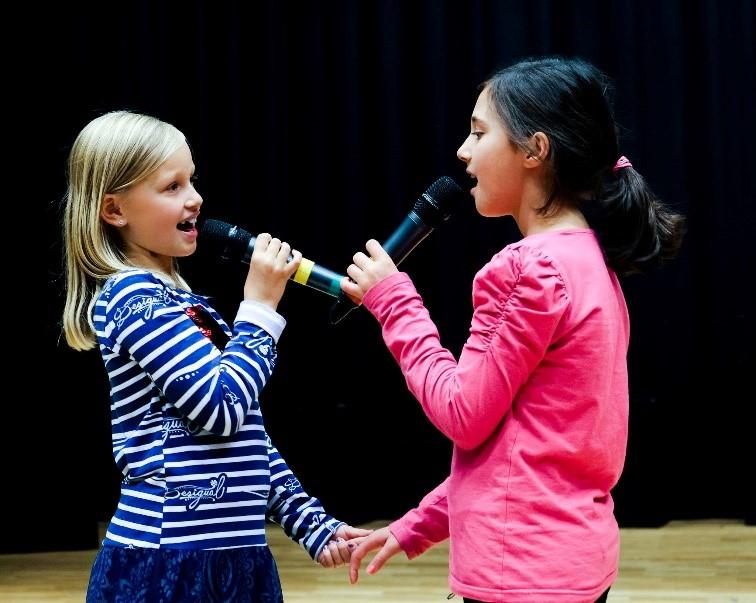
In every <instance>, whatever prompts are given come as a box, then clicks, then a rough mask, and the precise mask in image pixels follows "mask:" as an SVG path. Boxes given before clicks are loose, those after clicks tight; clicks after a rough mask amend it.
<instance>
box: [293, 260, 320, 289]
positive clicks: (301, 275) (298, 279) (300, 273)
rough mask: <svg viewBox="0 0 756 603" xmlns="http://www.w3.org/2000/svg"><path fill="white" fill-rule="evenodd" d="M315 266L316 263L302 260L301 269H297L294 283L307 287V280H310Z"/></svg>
mask: <svg viewBox="0 0 756 603" xmlns="http://www.w3.org/2000/svg"><path fill="white" fill-rule="evenodd" d="M313 266H315V262H313V261H312V260H308V259H307V258H302V261H301V262H300V263H299V268H297V271H296V272H295V273H294V276H293V277H292V279H293V280H294V282H295V283H299V284H300V285H306V284H307V280H308V279H309V278H310V273H311V272H312V268H313Z"/></svg>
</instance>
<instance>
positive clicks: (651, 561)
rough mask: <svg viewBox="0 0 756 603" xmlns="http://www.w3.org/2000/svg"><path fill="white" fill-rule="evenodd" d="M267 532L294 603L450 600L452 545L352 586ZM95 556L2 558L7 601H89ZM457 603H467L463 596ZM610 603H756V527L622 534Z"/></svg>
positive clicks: (683, 526)
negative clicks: (86, 596)
mask: <svg viewBox="0 0 756 603" xmlns="http://www.w3.org/2000/svg"><path fill="white" fill-rule="evenodd" d="M384 523H385V522H376V523H374V524H370V525H369V526H367V527H377V526H380V525H384ZM268 533H269V539H270V546H271V549H272V550H273V554H274V556H275V558H276V561H277V563H278V568H279V571H280V573H281V580H282V583H283V591H284V597H285V599H286V602H287V603H346V602H350V603H351V602H354V603H367V602H379V601H380V602H381V603H386V602H388V603H393V602H397V603H400V602H412V603H425V602H436V603H443V602H445V601H446V600H447V595H448V594H449V589H448V586H447V584H446V572H447V558H446V557H447V553H448V548H447V547H446V546H438V547H435V548H433V549H431V550H430V551H428V552H427V553H426V554H424V555H422V556H421V557H418V558H417V559H415V560H414V561H411V562H410V561H407V559H406V558H404V557H402V556H397V557H394V559H392V560H391V562H390V564H389V565H387V566H386V567H385V568H384V569H383V570H382V571H381V572H379V573H378V574H377V575H375V576H368V575H366V574H364V572H363V574H361V578H360V582H359V584H357V585H356V586H350V584H349V582H348V580H347V573H346V571H345V569H344V568H343V567H342V568H338V569H334V570H325V569H323V568H321V567H320V566H319V565H315V564H313V563H312V562H310V561H309V558H308V557H307V556H306V555H305V553H304V551H302V550H301V549H300V548H299V547H298V546H297V545H295V544H294V543H293V542H291V541H290V540H288V539H287V538H286V537H285V536H284V534H283V532H282V530H281V529H280V528H278V527H277V526H270V527H269V529H268ZM95 552H96V551H75V552H64V553H33V554H25V555H0V601H2V602H9V603H10V602H17V601H18V602H34V603H40V602H53V601H55V602H61V603H62V602H74V601H75V602H80V601H83V600H84V592H85V589H86V583H87V579H88V576H89V569H90V567H91V563H92V560H93V558H94V555H95ZM365 565H366V564H364V563H363V567H364V566H365ZM454 600H456V601H459V603H461V601H462V599H461V597H457V598H456V599H453V601H454ZM609 601H610V603H626V602H632V603H703V602H710V603H756V527H747V526H744V525H743V524H742V523H738V522H730V521H696V522H689V521H688V522H671V523H669V524H667V525H666V526H664V527H662V528H650V529H624V530H622V559H621V564H620V575H619V578H618V580H617V582H616V583H615V585H614V586H613V587H612V590H611V592H610V593H609ZM544 603H547V602H544Z"/></svg>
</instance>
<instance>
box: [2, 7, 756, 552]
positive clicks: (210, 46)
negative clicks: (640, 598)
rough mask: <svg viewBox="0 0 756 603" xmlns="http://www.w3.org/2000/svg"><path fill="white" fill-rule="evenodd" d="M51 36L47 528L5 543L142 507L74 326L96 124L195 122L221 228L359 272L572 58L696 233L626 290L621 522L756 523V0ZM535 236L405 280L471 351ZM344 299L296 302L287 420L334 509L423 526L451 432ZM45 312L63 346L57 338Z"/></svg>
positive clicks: (269, 406) (439, 242)
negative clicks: (66, 264) (484, 270)
mask: <svg viewBox="0 0 756 603" xmlns="http://www.w3.org/2000/svg"><path fill="white" fill-rule="evenodd" d="M32 25H33V27H32V28H33V29H34V37H33V40H34V46H35V49H34V50H35V52H36V53H37V55H38V56H39V57H40V60H39V61H38V63H36V64H35V65H34V68H33V69H31V70H30V75H31V77H32V79H34V80H37V83H39V82H40V81H41V82H43V83H44V88H45V94H44V98H43V99H41V100H42V101H43V102H44V103H45V106H46V110H45V111H43V112H41V113H40V114H38V115H39V116H40V120H39V124H40V125H41V126H42V129H43V135H42V137H41V138H37V139H36V140H35V146H36V147H37V151H36V154H35V156H34V170H35V171H34V176H33V180H32V181H31V182H28V183H27V185H28V187H26V188H25V191H24V198H25V199H27V201H26V202H25V204H24V205H23V207H22V211H26V210H29V211H35V212H36V211H40V212H41V214H43V218H42V219H41V223H42V224H44V226H43V227H41V228H44V235H43V237H44V239H43V240H44V242H45V248H46V252H47V262H46V274H45V275H41V274H39V271H37V272H35V273H34V274H36V275H37V276H39V279H40V281H36V280H35V283H34V286H36V289H30V291H37V292H38V294H35V295H29V296H25V297H23V298H22V299H27V300H29V304H31V303H32V301H38V300H42V305H41V309H40V310H39V311H38V313H37V314H36V315H35V316H37V317H39V316H42V317H44V318H43V319H42V320H40V319H39V318H35V319H34V320H33V321H31V322H30V323H29V322H27V321H26V320H25V319H24V320H20V321H19V322H20V325H21V326H19V325H16V324H13V325H11V326H12V327H18V328H20V329H21V330H23V331H24V333H25V334H24V336H23V337H21V338H20V339H21V340H22V344H21V349H20V353H19V354H18V356H17V357H18V358H19V364H18V366H11V369H10V370H11V377H14V376H20V375H22V374H31V377H29V378H25V379H24V383H25V386H26V390H25V391H26V393H25V394H23V395H19V396H15V398H14V397H13V396H9V397H8V400H7V401H8V403H9V404H10V405H11V406H13V407H14V408H16V409H18V410H20V414H21V418H20V419H19V420H16V421H13V422H12V424H11V426H10V428H9V429H8V430H7V438H6V442H5V443H6V444H7V443H8V442H14V444H13V445H12V446H11V447H10V448H9V453H8V454H5V455H4V457H3V460H2V462H3V464H4V465H5V467H4V470H3V474H4V475H5V476H6V478H7V483H8V484H9V493H6V495H5V500H6V501H10V503H11V506H10V510H9V512H8V513H5V514H4V517H5V518H6V519H5V522H4V523H5V528H4V529H5V530H6V534H8V533H11V532H12V531H13V529H14V528H23V536H22V537H21V538H13V537H10V538H9V537H7V536H6V537H5V538H4V539H3V547H4V549H10V550H50V549H69V548H94V547H96V546H97V537H96V525H97V522H98V521H104V520H107V519H108V518H109V516H110V514H111V512H112V510H113V508H114V506H115V503H116V497H117V483H118V475H117V473H116V472H115V468H114V464H113V461H112V456H111V452H110V428H109V414H108V396H107V384H106V380H105V374H104V369H103V368H102V365H101V361H100V358H99V355H98V353H97V352H96V351H93V352H89V353H76V352H72V351H70V350H67V349H66V347H65V344H64V343H62V342H61V338H60V326H59V321H60V313H61V309H62V304H63V288H64V280H63V279H62V276H61V248H60V234H59V200H60V199H61V197H62V196H63V194H64V192H65V160H66V156H67V153H68V150H69V149H70V145H71V143H72V142H73V140H74V138H75V136H76V134H77V133H78V131H79V130H80V129H81V128H82V127H83V126H84V125H85V124H86V123H87V122H88V121H89V120H91V119H92V118H94V117H96V116H97V115H100V114H101V113H103V112H106V111H110V110H115V109H131V110H134V111H140V112H146V113H149V114H152V115H155V116H157V117H159V118H161V119H163V120H166V121H168V122H171V123H173V124H174V125H176V126H177V127H178V128H179V129H180V130H182V131H183V132H184V133H185V134H186V136H187V138H188V140H189V143H190V145H191V147H192V150H193V152H194V158H195V163H196V165H197V174H198V175H199V181H198V183H197V187H198V189H199V190H200V192H201V193H202V195H203V197H204V199H205V204H204V206H203V208H202V213H203V216H204V217H215V218H219V219H224V220H226V221H229V222H232V223H235V224H239V225H241V226H243V227H244V228H246V229H247V230H249V231H251V232H254V233H257V232H261V231H270V232H273V233H274V234H275V235H277V236H280V237H282V238H284V239H285V240H287V241H289V242H291V243H292V244H293V245H294V246H295V247H296V248H298V249H300V250H301V251H303V253H304V255H305V256H306V257H309V258H311V259H314V260H315V261H317V262H319V263H321V264H323V265H325V266H328V267H330V268H332V269H334V270H337V271H339V272H343V271H345V269H346V266H347V264H348V263H349V262H350V258H351V256H352V254H353V253H354V252H355V251H356V250H358V249H361V248H362V246H363V244H364V241H365V240H366V239H367V238H369V237H375V238H378V239H379V240H382V239H385V237H386V236H387V235H388V234H390V232H391V231H392V230H393V229H394V228H395V226H396V225H397V224H398V223H399V221H400V220H401V219H402V218H403V217H404V215H405V214H406V213H407V211H408V210H409V208H410V207H411V205H412V203H413V202H414V199H415V198H416V197H417V196H418V195H419V194H420V193H422V192H423V191H424V190H425V188H426V187H427V186H428V185H429V184H430V183H431V182H432V181H433V180H435V179H436V178H437V177H439V176H441V175H449V176H452V177H453V178H455V179H456V180H457V181H458V182H460V184H462V186H463V187H464V188H468V182H469V181H468V180H466V179H465V176H464V171H463V165H462V164H461V163H460V162H459V161H458V160H457V159H456V157H455V153H456V149H457V147H458V146H459V144H460V143H461V142H462V141H463V139H464V138H465V137H466V135H467V133H468V131H469V116H470V113H471V110H472V107H473V104H474V101H475V98H476V96H477V86H478V84H479V83H480V82H481V81H482V80H484V79H485V78H486V77H487V76H489V75H490V74H491V73H492V72H493V71H494V70H496V69H497V68H500V67H503V66H506V65H508V64H510V63H512V62H514V61H515V60H518V59H521V58H524V57H527V56H542V55H547V54H565V55H578V56H581V57H583V58H585V59H588V60H589V61H591V62H593V63H595V64H596V65H597V66H598V67H600V68H601V69H603V70H604V71H606V72H607V73H608V74H609V75H610V76H611V77H612V78H614V79H615V81H616V96H617V102H616V110H617V116H618V119H619V121H620V123H621V125H622V127H623V139H622V143H621V149H622V153H623V154H625V155H627V156H628V157H629V158H630V159H631V161H632V162H633V163H634V165H635V168H636V169H637V170H639V171H640V172H641V173H642V174H643V175H644V176H645V177H646V178H647V179H648V180H649V182H650V183H651V185H652V187H653V188H654V189H655V191H656V192H657V193H658V194H659V196H660V197H661V198H662V199H664V200H666V201H667V202H668V203H670V204H671V205H673V206H674V207H675V208H676V209H678V210H679V211H682V212H683V213H685V214H686V215H687V218H688V227H689V232H688V233H687V237H686V240H685V244H684V247H683V251H682V254H681V256H680V257H679V258H678V259H677V260H676V261H675V262H673V263H671V264H669V265H667V266H666V267H664V268H663V269H662V270H659V271H657V272H654V273H653V274H649V275H644V276H640V277H632V278H627V279H624V281H623V286H624V289H625V293H626V296H627V301H628V305H629V308H630V313H631V321H632V342H631V348H630V354H629V366H630V379H631V381H630V386H631V387H630V396H631V416H630V442H629V448H628V455H627V463H626V467H625V471H624V474H623V477H622V479H621V481H620V483H619V485H618V486H617V487H616V489H615V491H614V496H615V500H616V514H617V517H618V520H619V522H620V524H621V525H622V526H658V525H662V524H663V523H665V522H666V521H668V520H670V519H683V518H715V517H716V518H742V519H746V520H747V521H749V522H753V521H754V508H755V507H756V501H755V500H754V498H753V495H751V494H748V493H747V490H749V489H752V488H753V476H754V474H755V470H754V460H755V458H754V453H753V450H754V444H753V441H754V440H753V436H752V435H751V431H752V425H753V422H752V419H753V410H752V408H753V406H754V399H755V398H754V395H753V391H752V388H751V387H750V385H751V381H752V378H751V377H752V375H753V373H754V369H756V363H754V353H753V348H752V345H753V339H754V301H753V295H752V293H751V288H752V286H751V280H752V278H753V274H754V262H753V260H754V252H753V247H752V239H753V234H752V231H753V230H754V225H755V222H756V220H755V219H754V218H755V214H756V210H755V209H754V201H755V198H754V197H755V196H754V184H753V171H754V169H753V166H754V164H755V163H756V156H755V154H754V149H753V137H754V117H753V108H754V106H756V99H755V98H754V40H753V33H754V27H753V26H754V10H753V3H752V2H750V1H746V0H741V1H737V0H733V1H730V2H704V1H698V0H685V1H683V0H678V1H665V0H661V1H657V2H630V1H624V2H605V1H599V0H596V1H593V2H589V1H586V2H547V1H544V0H541V1H539V0H528V1H517V2H504V1H502V2H486V1H482V0H479V1H469V2H463V1H451V0H448V1H438V0H433V1H430V0H428V1H424V2H401V1H399V0H397V1H388V0H387V1H362V2H358V1H356V0H355V1H353V2H349V1H332V2H327V1H322V2H254V3H238V4H237V3H234V2H212V3H210V2H182V3H168V2H147V1H144V2H131V3H120V4H119V5H118V8H116V7H115V5H114V6H112V7H110V8H105V7H103V5H102V4H99V5H94V4H93V5H86V6H85V5H66V7H65V9H63V8H59V9H53V12H52V13H50V12H46V13H45V14H44V16H42V15H40V20H39V22H38V23H35V22H32ZM9 26H10V27H13V24H9ZM38 100H40V99H38ZM21 111H23V108H22V109H21ZM13 117H14V116H11V118H13ZM30 191H34V192H33V194H29V192H30ZM6 226H8V225H6ZM518 236H519V235H518V233H517V231H516V230H515V228H514V225H513V223H512V222H511V221H510V220H508V219H501V220H491V219H483V218H481V217H480V216H478V215H477V214H476V212H475V210H474V205H473V202H472V200H471V199H470V202H469V204H467V205H466V206H464V207H463V208H462V209H461V211H459V212H458V213H457V214H456V215H455V216H454V217H453V218H452V220H450V221H449V222H448V223H447V224H444V225H443V226H442V227H441V228H439V229H437V231H436V232H434V233H433V234H432V235H431V236H430V237H429V239H428V240H427V241H426V242H424V243H423V244H422V245H421V246H420V247H419V248H418V249H417V250H416V251H415V252H414V253H413V255H412V256H411V257H410V258H409V259H408V260H407V261H406V262H405V264H404V265H403V268H404V269H406V270H407V271H408V272H409V273H410V274H411V275H412V277H413V279H414V280H415V282H416V284H417V286H418V289H419V291H420V292H421V294H422V295H423V296H424V298H425V301H426V304H427V306H428V308H429V309H430V311H431V315H432V316H433V318H434V319H435V320H436V322H437V324H438V325H439V327H440V331H441V334H442V341H443V343H444V344H445V345H446V346H447V347H449V348H450V349H451V350H452V351H453V352H454V353H455V354H458V353H459V351H460V349H461V347H462V344H463V343H464V341H465V338H466V336H467V332H468V327H469V321H470V316H471V301H470V299H471V281H472V279H473V276H474V274H475V272H476V271H477V270H478V269H479V268H480V267H481V266H482V265H483V264H484V263H485V262H486V261H487V260H488V259H489V258H490V257H491V256H492V255H493V254H494V253H495V252H497V251H498V250H499V249H500V248H502V247H503V246H504V245H506V244H508V243H510V242H513V241H514V240H516V239H517V238H518ZM14 259H15V260H16V261H18V259H19V258H11V260H14ZM182 266H183V268H182V270H183V273H184V275H185V276H186V277H187V280H188V281H189V282H190V284H192V286H193V288H194V289H195V290H197V291H199V292H201V293H205V294H209V295H211V296H212V297H213V299H214V301H215V303H216V306H217V307H218V308H219V310H221V312H222V313H223V314H224V316H225V317H226V318H227V319H228V320H232V319H233V316H234V314H235V311H236V307H237V304H238V301H239V300H240V297H241V286H242V282H243V278H244V275H245V269H244V267H243V266H241V265H224V264H222V263H220V262H219V261H218V260H217V259H216V258H212V257H204V256H203V255H202V253H201V250H200V251H199V252H198V253H197V254H196V255H195V256H194V257H193V258H190V259H189V260H187V261H186V262H184V263H183V264H182ZM41 281H43V282H44V284H43V285H40V282H41ZM332 301H333V298H331V297H328V296H326V295H324V294H322V293H319V292H317V291H314V290H312V289H309V288H306V287H301V286H299V285H297V284H291V285H290V286H289V287H288V290H287V293H286V295H285V297H284V300H283V302H282V304H281V306H280V311H281V312H282V314H284V315H285V317H286V318H287V320H288V327H287V329H286V331H285V333H284V335H283V337H282V338H281V341H280V346H279V364H278V368H277V370H276V373H275V374H274V376H273V379H272V381H271V382H270V384H269V385H268V387H267V388H266V389H265V391H264V394H263V410H264V412H265V416H266V424H267V428H268V430H269V432H270V434H271V436H272V438H273V440H274V442H276V444H277V446H278V447H279V449H280V450H281V452H282V453H283V455H284V456H285V458H286V459H287V461H288V463H289V464H290V466H291V467H292V468H293V470H294V471H295V472H296V473H297V475H298V476H299V478H300V479H301V481H302V482H303V484H304V486H305V488H306V489H307V490H308V491H309V492H310V493H311V494H313V495H317V496H319V497H320V498H321V500H322V501H323V502H324V504H325V506H326V508H327V509H328V510H329V511H330V512H331V513H333V514H334V515H337V516H339V517H340V518H343V519H345V520H348V521H351V522H363V521H369V520H373V519H388V518H393V517H397V516H399V515H400V514H402V513H403V512H405V511H406V510H407V509H409V508H410V507H412V506H414V505H415V504H416V503H417V502H418V501H419V499H420V498H421V497H422V495H423V494H425V493H426V492H427V491H428V490H430V489H431V488H432V487H433V486H435V485H436V484H437V483H438V482H440V481H441V480H442V479H443V478H444V477H445V476H446V474H447V471H448V463H449V458H450V444H449V443H448V442H447V441H446V440H445V439H444V438H443V437H442V436H440V435H439V434H438V433H437V432H436V431H435V430H434V429H433V428H432V427H431V425H430V424H429V423H428V421H427V420H426V419H425V418H424V416H423V414H422V412H421V411H420V409H419V406H418V404H417V403H416V402H415V401H414V399H413V398H412V397H411V395H410V394H409V393H408V392H407V391H406V389H405V386H404V380H403V377H402V376H401V373H400V372H399V370H398V368H397V367H396V366H395V365H394V363H393V360H392V359H391V358H390V356H389V354H388V352H387V351H386V350H385V348H384V347H383V344H382V342H381V337H380V332H379V329H378V325H377V323H376V322H375V320H374V319H373V318H372V317H371V316H369V315H368V313H367V312H365V311H364V310H362V309H361V310H358V311H355V312H353V313H352V314H351V315H350V316H349V317H348V318H347V319H346V320H345V321H344V322H343V323H341V324H340V325H337V326H330V325H329V323H328V313H329V309H330V306H331V303H332ZM14 321H15V319H12V316H11V317H9V316H8V314H6V322H11V323H12V322H14ZM39 322H43V325H44V328H43V335H42V337H39V336H38V335H37V332H36V330H34V331H32V332H31V333H30V328H29V327H30V326H31V327H32V328H33V329H36V325H37V324H38V323H39ZM29 367H35V371H36V372H35V371H33V372H31V373H28V369H29ZM25 371H26V372H25ZM13 400H17V402H15V403H14V402H13ZM3 505H5V503H3Z"/></svg>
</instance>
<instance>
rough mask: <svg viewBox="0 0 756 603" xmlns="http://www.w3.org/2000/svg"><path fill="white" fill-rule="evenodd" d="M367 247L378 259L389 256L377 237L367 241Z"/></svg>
mask: <svg viewBox="0 0 756 603" xmlns="http://www.w3.org/2000/svg"><path fill="white" fill-rule="evenodd" d="M365 249H367V250H368V253H369V254H370V257H371V258H373V259H374V260H376V261H378V260H381V259H383V258H385V257H388V253H386V251H385V250H384V249H383V247H382V246H381V244H380V243H379V242H378V241H376V240H375V239H370V240H369V241H368V242H367V243H365Z"/></svg>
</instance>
